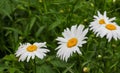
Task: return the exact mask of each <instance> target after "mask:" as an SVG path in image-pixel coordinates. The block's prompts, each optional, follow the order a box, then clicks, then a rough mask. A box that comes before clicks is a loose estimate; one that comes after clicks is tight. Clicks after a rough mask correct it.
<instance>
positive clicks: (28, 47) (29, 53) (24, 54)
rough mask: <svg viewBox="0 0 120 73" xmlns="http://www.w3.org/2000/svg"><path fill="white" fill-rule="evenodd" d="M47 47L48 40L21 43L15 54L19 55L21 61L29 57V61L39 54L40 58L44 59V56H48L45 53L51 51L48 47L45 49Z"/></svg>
mask: <svg viewBox="0 0 120 73" xmlns="http://www.w3.org/2000/svg"><path fill="white" fill-rule="evenodd" d="M46 47H47V46H46V42H44V43H34V44H30V43H25V44H20V46H19V47H18V50H17V51H16V53H15V55H16V57H19V61H24V60H25V59H27V62H28V61H29V60H30V58H32V59H34V58H35V56H37V57H38V58H40V59H43V58H44V56H46V54H45V53H47V52H49V50H48V49H45V48H46Z"/></svg>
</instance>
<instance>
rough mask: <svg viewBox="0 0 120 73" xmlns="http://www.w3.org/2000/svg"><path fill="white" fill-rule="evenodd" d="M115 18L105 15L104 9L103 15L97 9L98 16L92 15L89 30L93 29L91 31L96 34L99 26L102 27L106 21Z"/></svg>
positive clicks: (108, 21)
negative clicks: (92, 19)
mask: <svg viewBox="0 0 120 73" xmlns="http://www.w3.org/2000/svg"><path fill="white" fill-rule="evenodd" d="M114 20H115V17H114V18H109V17H107V15H106V11H105V12H104V15H102V14H101V13H100V12H99V11H98V16H94V21H93V22H91V23H90V30H93V32H94V33H95V34H96V33H97V32H98V31H99V28H100V27H103V26H104V25H105V24H106V23H110V22H112V21H114Z"/></svg>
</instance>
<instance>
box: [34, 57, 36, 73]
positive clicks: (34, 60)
mask: <svg viewBox="0 0 120 73" xmlns="http://www.w3.org/2000/svg"><path fill="white" fill-rule="evenodd" d="M34 73H36V60H35V59H34Z"/></svg>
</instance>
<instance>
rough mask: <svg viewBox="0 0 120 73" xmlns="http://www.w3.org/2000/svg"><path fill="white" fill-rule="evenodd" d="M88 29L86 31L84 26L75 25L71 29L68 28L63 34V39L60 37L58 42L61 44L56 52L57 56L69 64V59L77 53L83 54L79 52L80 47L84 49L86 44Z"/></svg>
mask: <svg viewBox="0 0 120 73" xmlns="http://www.w3.org/2000/svg"><path fill="white" fill-rule="evenodd" d="M87 32H88V29H85V30H84V26H83V25H79V26H78V27H77V25H74V26H72V27H71V29H69V28H66V29H65V30H64V32H62V35H63V37H58V38H57V39H56V40H57V41H59V42H58V44H60V45H59V46H58V47H57V48H56V50H58V51H57V56H58V57H60V59H62V60H65V61H66V62H67V60H68V58H69V57H70V56H71V55H72V54H73V53H75V52H77V53H78V54H82V53H81V51H80V50H79V47H82V45H83V44H85V43H86V41H85V39H86V38H87V37H85V35H86V34H87Z"/></svg>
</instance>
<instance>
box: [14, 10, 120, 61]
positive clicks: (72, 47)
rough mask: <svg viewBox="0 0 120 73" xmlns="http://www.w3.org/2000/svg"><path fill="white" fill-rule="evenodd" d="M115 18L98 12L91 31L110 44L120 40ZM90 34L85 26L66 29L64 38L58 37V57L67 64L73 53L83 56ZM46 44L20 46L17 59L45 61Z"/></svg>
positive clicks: (91, 23) (63, 34)
mask: <svg viewBox="0 0 120 73" xmlns="http://www.w3.org/2000/svg"><path fill="white" fill-rule="evenodd" d="M114 20H115V17H114V18H109V17H107V16H106V11H105V12H104V15H102V14H101V13H100V12H99V11H98V16H94V21H93V22H90V30H92V31H93V32H94V34H96V36H100V37H101V38H103V37H104V36H106V38H107V39H108V42H110V41H111V39H112V38H114V39H115V40H117V39H120V27H119V26H118V25H117V24H116V23H115V22H113V21H114ZM87 33H88V28H86V29H85V26H84V25H82V24H80V25H78V26H77V25H73V26H71V28H66V29H64V31H63V32H62V37H57V39H56V40H57V41H58V44H59V46H58V47H57V48H56V49H55V50H58V51H57V57H59V58H60V59H62V60H64V61H66V62H67V60H68V58H69V57H70V56H72V54H73V53H76V52H77V53H78V54H82V52H81V51H80V49H79V48H80V47H82V45H83V44H85V43H87V41H86V39H87V37H86V34H87ZM46 48H47V46H46V42H44V43H34V44H30V43H25V44H20V46H19V48H18V50H17V51H16V53H15V55H16V57H19V56H20V58H19V61H25V60H26V59H27V62H28V61H29V60H30V58H32V59H34V58H35V56H37V57H38V58H40V59H43V58H44V57H45V56H46V53H47V52H49V51H50V50H48V49H46Z"/></svg>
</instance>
